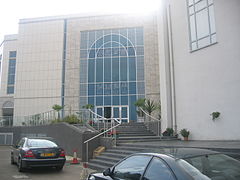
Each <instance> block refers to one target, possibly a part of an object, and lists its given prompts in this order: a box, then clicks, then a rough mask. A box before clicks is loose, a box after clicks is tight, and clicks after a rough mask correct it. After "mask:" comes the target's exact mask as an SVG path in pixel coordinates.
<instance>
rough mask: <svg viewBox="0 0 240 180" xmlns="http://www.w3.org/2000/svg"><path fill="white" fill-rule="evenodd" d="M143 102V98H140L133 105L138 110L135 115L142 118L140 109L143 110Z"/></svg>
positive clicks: (142, 114)
mask: <svg viewBox="0 0 240 180" xmlns="http://www.w3.org/2000/svg"><path fill="white" fill-rule="evenodd" d="M145 101H146V99H145V98H140V99H138V100H137V101H136V102H135V103H134V105H135V106H136V107H138V108H139V110H137V114H138V116H139V117H143V116H144V113H143V112H142V110H141V109H140V108H142V109H144V106H145Z"/></svg>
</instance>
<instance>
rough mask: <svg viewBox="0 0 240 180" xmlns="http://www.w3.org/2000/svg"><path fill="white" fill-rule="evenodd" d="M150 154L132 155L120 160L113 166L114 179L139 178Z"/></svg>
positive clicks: (128, 179)
mask: <svg viewBox="0 0 240 180" xmlns="http://www.w3.org/2000/svg"><path fill="white" fill-rule="evenodd" d="M151 158H152V156H149V155H134V156H130V157H128V158H127V159H125V160H123V161H121V162H120V163H119V164H117V165H116V166H115V167H114V168H113V172H112V176H111V177H112V179H114V180H123V179H127V180H140V179H141V177H142V175H143V173H144V171H145V169H146V167H147V165H148V163H149V162H150V160H151Z"/></svg>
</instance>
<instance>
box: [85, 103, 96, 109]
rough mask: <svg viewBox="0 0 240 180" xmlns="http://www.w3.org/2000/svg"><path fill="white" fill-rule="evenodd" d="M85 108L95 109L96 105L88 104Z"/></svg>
mask: <svg viewBox="0 0 240 180" xmlns="http://www.w3.org/2000/svg"><path fill="white" fill-rule="evenodd" d="M83 108H84V109H93V108H94V105H92V104H86V105H85V106H83Z"/></svg>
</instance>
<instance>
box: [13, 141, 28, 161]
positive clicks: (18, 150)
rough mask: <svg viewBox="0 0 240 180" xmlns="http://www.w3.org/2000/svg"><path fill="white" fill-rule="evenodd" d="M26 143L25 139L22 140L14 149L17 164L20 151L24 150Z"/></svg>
mask: <svg viewBox="0 0 240 180" xmlns="http://www.w3.org/2000/svg"><path fill="white" fill-rule="evenodd" d="M24 143H25V138H22V139H21V140H20V141H19V143H18V144H17V145H16V146H15V147H14V150H13V157H14V161H15V162H18V157H19V153H20V150H21V149H22V147H23V145H24Z"/></svg>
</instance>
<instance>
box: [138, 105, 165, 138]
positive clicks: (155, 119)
mask: <svg viewBox="0 0 240 180" xmlns="http://www.w3.org/2000/svg"><path fill="white" fill-rule="evenodd" d="M139 109H140V110H141V111H142V112H143V113H144V114H145V115H147V116H148V117H150V118H151V119H153V120H154V121H155V122H156V121H157V124H158V125H157V135H158V136H161V133H160V129H159V124H160V122H161V119H157V118H155V117H153V116H151V115H150V114H148V113H147V112H146V111H144V110H143V109H142V108H141V107H139ZM148 128H149V127H148Z"/></svg>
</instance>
